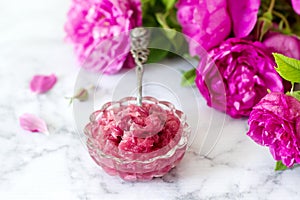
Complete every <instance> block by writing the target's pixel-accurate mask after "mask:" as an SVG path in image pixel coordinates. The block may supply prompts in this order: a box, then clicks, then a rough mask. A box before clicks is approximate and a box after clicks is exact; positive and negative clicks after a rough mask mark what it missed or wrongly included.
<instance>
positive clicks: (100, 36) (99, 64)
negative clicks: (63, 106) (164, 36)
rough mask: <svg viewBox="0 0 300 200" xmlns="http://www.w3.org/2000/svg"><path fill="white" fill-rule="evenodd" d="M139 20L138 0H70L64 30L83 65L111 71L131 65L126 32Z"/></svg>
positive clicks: (93, 68) (107, 71)
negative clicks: (70, 3)
mask: <svg viewBox="0 0 300 200" xmlns="http://www.w3.org/2000/svg"><path fill="white" fill-rule="evenodd" d="M141 24H142V14H141V4H140V1H139V0H128V1H123V0H112V1H109V0H98V1H96V0H87V1H85V0H73V1H72V5H71V9H70V10H69V13H68V21H67V23H66V25H65V31H66V33H67V40H69V41H71V42H72V43H73V44H74V47H75V53H76V55H77V57H78V60H79V61H80V63H81V64H82V65H83V67H84V68H87V69H89V70H91V71H97V72H98V71H100V72H103V73H108V74H112V73H116V72H118V71H119V70H120V69H121V68H122V67H123V66H128V67H130V66H132V64H133V61H132V59H131V55H128V53H129V51H130V46H129V44H130V43H129V35H128V32H129V30H131V29H132V28H135V27H137V26H141Z"/></svg>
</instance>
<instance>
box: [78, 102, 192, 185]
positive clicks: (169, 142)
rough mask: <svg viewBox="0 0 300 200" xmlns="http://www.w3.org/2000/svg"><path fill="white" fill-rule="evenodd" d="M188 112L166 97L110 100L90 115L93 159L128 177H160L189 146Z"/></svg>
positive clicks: (87, 132)
mask: <svg viewBox="0 0 300 200" xmlns="http://www.w3.org/2000/svg"><path fill="white" fill-rule="evenodd" d="M190 131H191V129H190V127H189V125H188V124H187V123H186V116H185V114H184V113H183V112H182V111H179V110H177V109H175V107H174V105H173V104H171V103H170V102H167V101H158V100H157V99H155V98H153V97H143V101H142V105H141V106H138V105H136V98H135V97H125V98H123V99H121V100H120V101H114V102H108V103H106V104H104V105H103V107H102V108H101V109H100V110H97V111H95V112H94V113H92V114H91V116H90V122H89V123H88V124H87V125H86V127H85V129H84V133H85V136H86V145H87V148H88V151H89V154H90V156H91V157H92V158H93V160H94V161H95V162H96V163H97V164H98V165H99V166H101V167H102V168H103V170H104V171H106V172H107V173H108V174H110V175H118V176H120V177H121V178H122V179H124V180H126V181H136V180H139V181H143V180H150V179H152V178H153V177H161V176H163V175H165V174H166V173H168V172H169V171H170V170H171V169H172V168H173V167H175V166H176V165H177V164H178V163H179V162H180V161H181V159H182V158H183V156H184V154H185V151H186V149H187V143H188V137H189V135H190Z"/></svg>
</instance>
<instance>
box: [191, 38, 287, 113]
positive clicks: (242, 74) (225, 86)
mask: <svg viewBox="0 0 300 200" xmlns="http://www.w3.org/2000/svg"><path fill="white" fill-rule="evenodd" d="M275 65H276V64H275V62H274V59H273V57H272V55H271V54H270V52H269V51H268V50H267V49H266V48H265V47H264V46H263V45H262V44H261V43H259V42H251V41H247V40H244V39H238V38H230V39H228V40H226V41H225V42H223V43H222V44H221V45H220V46H219V47H217V48H214V49H212V50H211V51H210V52H209V54H208V56H207V57H204V58H202V59H201V61H200V63H199V66H198V69H197V76H196V85H197V87H198V88H199V90H200V92H201V94H202V95H203V97H204V98H205V99H206V101H207V104H208V105H209V106H211V107H214V108H216V109H218V110H220V111H224V112H226V113H227V114H229V115H230V116H231V117H234V118H237V117H243V116H249V113H250V112H251V110H252V107H253V106H254V105H256V104H257V103H258V102H259V100H260V99H261V98H262V97H264V96H265V95H266V94H267V90H268V89H270V90H271V91H277V92H282V91H283V84H282V79H281V78H280V77H279V75H278V74H277V72H276V71H275V68H274V66H275Z"/></svg>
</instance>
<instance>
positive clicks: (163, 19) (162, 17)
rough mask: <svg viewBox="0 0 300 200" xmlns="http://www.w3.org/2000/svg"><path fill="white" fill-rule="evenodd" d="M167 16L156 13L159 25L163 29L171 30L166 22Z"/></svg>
mask: <svg viewBox="0 0 300 200" xmlns="http://www.w3.org/2000/svg"><path fill="white" fill-rule="evenodd" d="M167 16H168V15H167V14H163V13H156V14H155V17H156V20H157V21H158V23H159V24H160V25H161V27H163V28H170V27H169V26H168V24H167V21H166V18H167Z"/></svg>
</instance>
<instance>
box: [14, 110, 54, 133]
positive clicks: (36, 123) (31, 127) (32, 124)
mask: <svg viewBox="0 0 300 200" xmlns="http://www.w3.org/2000/svg"><path fill="white" fill-rule="evenodd" d="M19 121H20V126H21V127H22V128H23V129H24V130H26V131H30V132H40V133H45V134H49V132H48V128H47V124H46V123H45V121H44V120H42V119H41V118H39V117H37V116H35V115H33V114H28V113H25V114H23V115H21V116H20V118H19Z"/></svg>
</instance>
